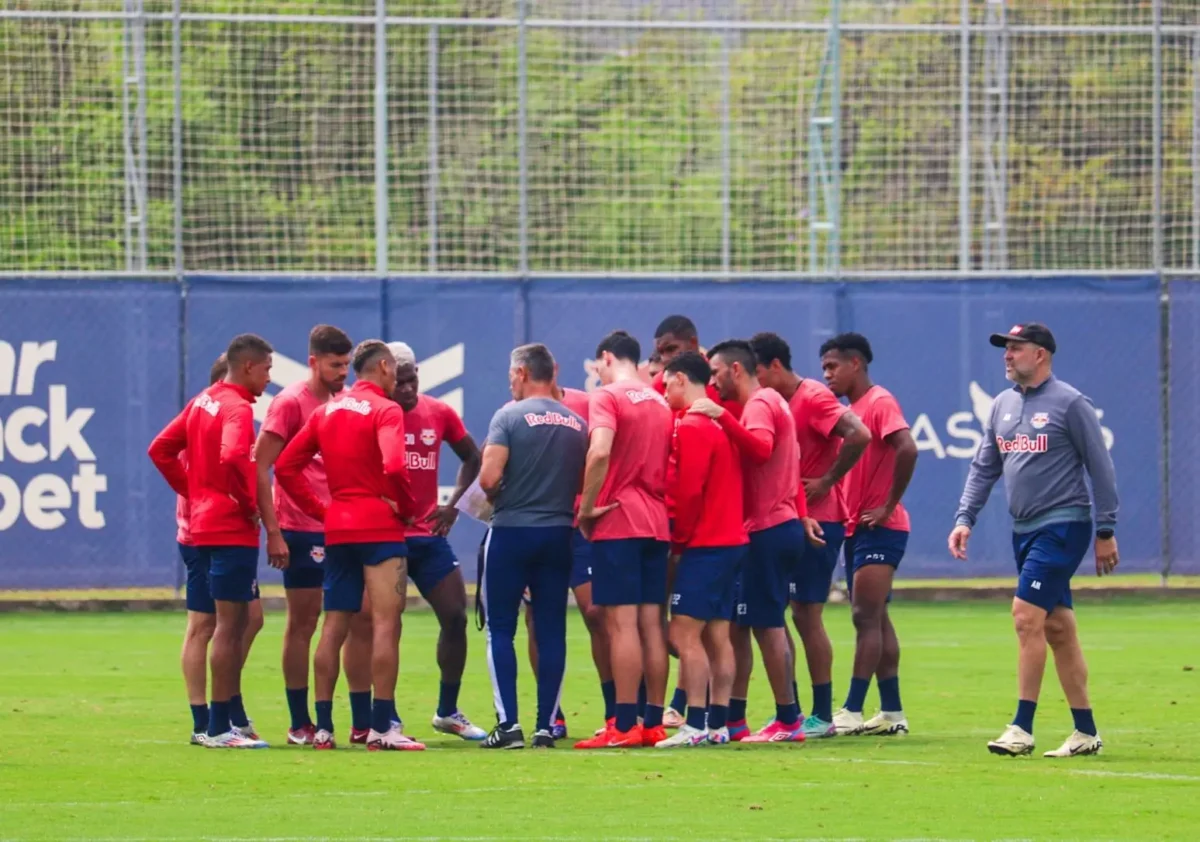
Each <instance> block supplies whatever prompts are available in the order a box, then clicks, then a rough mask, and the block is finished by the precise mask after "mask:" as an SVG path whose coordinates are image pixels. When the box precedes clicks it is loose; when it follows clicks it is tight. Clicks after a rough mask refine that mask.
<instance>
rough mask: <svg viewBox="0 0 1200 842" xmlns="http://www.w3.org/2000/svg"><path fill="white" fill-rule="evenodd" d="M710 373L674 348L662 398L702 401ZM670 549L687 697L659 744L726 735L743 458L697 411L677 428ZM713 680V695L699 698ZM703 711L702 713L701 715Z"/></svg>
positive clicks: (680, 404)
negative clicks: (682, 714)
mask: <svg viewBox="0 0 1200 842" xmlns="http://www.w3.org/2000/svg"><path fill="white" fill-rule="evenodd" d="M711 377H712V372H711V369H710V368H709V363H708V360H706V359H705V358H704V357H703V356H701V355H700V354H698V353H695V352H690V351H689V352H684V353H682V354H679V355H677V356H676V357H675V358H674V359H672V360H671V362H670V363H669V364H668V365H667V368H666V387H667V402H668V404H669V405H670V407H671V409H672V410H674V411H676V412H686V411H687V409H688V408H689V407H691V406H693V405H695V404H696V403H697V402H699V401H701V400H705V399H706V398H705V387H706V386H707V385H708V381H709V379H710V378H711ZM674 450H675V458H676V465H677V471H676V474H675V488H674V489H673V493H674V499H675V520H674V524H673V529H672V533H671V552H672V554H673V555H674V556H676V559H675V560H676V562H677V564H676V569H675V581H674V584H673V587H672V593H671V626H670V635H671V641H672V645H674V647H675V649H676V651H677V652H678V653H679V675H680V679H679V685H680V687H681V688H682V689H683V691H684V692H685V693H687V697H688V699H689V703H688V708H687V718H686V720H685V721H684V723H683V725H682V726H680V728H679V730H678V731H676V732H675V733H674V734H673V735H672V736H670V737H668V738H666V739H664V740H660V741H659V742H658V743H656V746H657V747H658V748H676V747H690V746H697V745H702V744H704V743H706V742H708V743H713V744H717V745H720V744H723V743H728V742H729V729H728V728H727V727H726V723H727V718H728V715H729V701H730V699H729V696H730V691H731V689H732V687H733V678H734V671H735V666H734V654H733V644H732V643H731V642H730V639H729V629H730V626H731V622H730V617H732V616H733V610H734V601H735V599H736V592H737V578H738V569H739V567H740V566H741V564H742V563H743V561H744V559H745V556H746V545H747V543H748V542H749V539H748V538H747V536H746V530H745V527H744V525H743V518H742V511H743V501H742V465H741V457H740V455H739V454H738V452H737V449H736V447H735V446H734V444H733V442H732V441H731V440H730V438H729V436H727V435H726V434H725V433H724V431H722V429H721V427H720V425H719V424H718V423H716V422H714V421H713V420H712V419H710V418H707V417H705V416H704V415H701V414H698V413H687V414H685V415H683V416H682V420H680V422H679V426H678V427H677V428H676V429H675V437H674ZM710 682H711V688H712V689H711V699H710V704H709V705H708V706H707V708H706V706H705V705H703V704H697V702H699V700H700V699H703V698H704V696H705V693H706V689H707V687H708V686H709V684H710ZM706 717H707V718H706Z"/></svg>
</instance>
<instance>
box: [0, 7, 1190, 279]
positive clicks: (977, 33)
mask: <svg viewBox="0 0 1200 842" xmlns="http://www.w3.org/2000/svg"><path fill="white" fill-rule="evenodd" d="M7 5H8V7H9V8H7V9H5V10H3V11H0V80H3V82H2V83H0V131H2V133H3V137H4V142H3V143H0V271H5V272H8V273H14V274H15V273H29V272H37V271H46V272H61V271H72V272H96V273H100V272H103V273H111V272H113V271H130V270H133V271H146V272H160V273H165V274H180V273H187V272H239V271H256V272H261V271H264V270H267V271H281V272H320V273H329V272H347V273H358V274H361V273H363V272H381V273H387V272H390V273H405V274H412V273H450V272H469V273H491V272H496V273H516V274H521V275H539V274H550V273H564V274H572V275H577V274H580V273H591V272H603V273H610V272H621V273H625V274H628V273H672V274H698V273H713V274H714V275H716V274H721V275H729V274H762V273H796V274H797V275H801V274H814V275H829V274H838V273H840V274H843V275H853V274H854V273H871V272H879V273H892V274H894V273H922V272H925V273H936V274H937V275H938V276H939V277H945V276H949V275H955V274H959V273H973V272H988V273H991V274H995V273H997V272H1005V271H1010V272H1021V273H1028V272H1052V271H1092V272H1095V271H1101V272H1119V271H1146V270H1151V271H1163V270H1166V271H1170V270H1189V269H1190V270H1195V269H1197V268H1200V210H1198V208H1200V201H1197V196H1198V194H1200V178H1198V175H1197V174H1198V173H1200V107H1197V105H1198V101H1200V82H1198V79H1200V4H1197V3H1196V2H1195V1H1194V0H1153V2H1151V0H1140V2H1131V0H907V2H902V1H901V0H891V1H889V0H842V2H841V3H838V2H836V1H835V2H829V0H826V1H825V2H816V0H744V2H741V1H740V0H706V2H697V1H696V0H686V2H685V0H457V1H456V2H450V0H422V2H419V3H418V2H414V0H388V1H387V2H384V0H274V2H271V3H261V2H250V0H190V2H188V3H186V4H185V3H182V2H181V0H176V2H174V3H172V2H171V0H74V1H73V2H69V1H68V0H63V2H52V1H51V0H16V2H15V3H11V2H10V3H9V4H7Z"/></svg>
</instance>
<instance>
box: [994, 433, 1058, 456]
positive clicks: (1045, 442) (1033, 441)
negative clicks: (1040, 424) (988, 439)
mask: <svg viewBox="0 0 1200 842" xmlns="http://www.w3.org/2000/svg"><path fill="white" fill-rule="evenodd" d="M996 447H997V448H998V449H999V451H1000V452H1001V453H1046V452H1047V451H1049V450H1050V436H1048V435H1046V434H1045V433H1040V434H1038V435H1037V436H1034V437H1032V438H1031V437H1029V436H1027V435H1025V434H1024V433H1018V434H1017V435H1016V436H1015V437H1014V438H1013V440H1012V441H1008V440H1007V439H1004V438H1003V437H1001V436H996Z"/></svg>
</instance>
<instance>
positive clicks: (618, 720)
mask: <svg viewBox="0 0 1200 842" xmlns="http://www.w3.org/2000/svg"><path fill="white" fill-rule="evenodd" d="M640 358H641V346H640V345H639V344H638V341H637V340H636V339H634V338H633V337H632V336H630V335H629V334H628V333H626V332H625V331H615V332H613V333H610V334H609V335H608V336H606V337H604V339H602V340H601V341H600V344H599V346H598V347H597V348H596V373H597V374H598V375H599V377H600V382H601V383H602V384H603V385H602V386H601V388H599V389H597V390H596V391H594V392H592V394H591V395H590V398H589V401H588V424H589V429H590V433H589V442H588V455H587V463H586V467H585V469H584V477H583V494H582V499H581V501H580V503H579V525H580V528H581V529H582V531H583V534H584V536H585V537H587V538H589V539H590V540H591V542H592V597H593V599H594V601H595V604H596V605H598V606H600V607H601V608H603V610H604V619H605V628H606V629H607V631H608V645H609V658H610V661H611V664H612V670H613V678H614V680H615V689H616V705H615V710H614V714H615V718H614V721H613V722H612V723H611V724H606V727H605V730H604V732H602V733H601V734H599V735H597V736H596V737H593V738H592V739H590V740H584V741H582V742H580V743H577V744H576V746H575V747H576V748H613V747H626V748H627V747H631V746H635V745H654V744H656V743H658V742H660V741H661V740H664V739H666V736H667V735H666V732H665V731H664V730H663V725H662V715H663V701H664V699H663V697H664V695H665V694H666V689H667V669H668V664H667V641H666V636H665V634H664V632H663V606H664V605H665V603H666V601H667V551H668V540H669V538H670V531H669V528H668V524H667V506H666V473H667V457H668V455H669V452H670V449H671V431H672V428H673V425H674V419H673V416H672V414H671V410H670V409H668V408H667V404H666V401H665V400H663V398H662V396H661V395H659V394H658V393H657V392H656V391H655V390H654V389H651V388H650V387H649V386H647V385H646V383H645V382H644V381H642V380H641V378H639V377H638V373H637V368H638V361H639V360H640ZM643 677H644V678H645V683H646V709H645V718H644V720H643V723H642V725H641V726H640V727H639V726H638V722H637V715H638V712H637V708H638V689H639V685H640V684H641V683H642V680H643Z"/></svg>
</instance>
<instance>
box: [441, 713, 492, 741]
mask: <svg viewBox="0 0 1200 842" xmlns="http://www.w3.org/2000/svg"><path fill="white" fill-rule="evenodd" d="M433 729H434V730H435V731H441V732H442V733H443V734H450V735H452V736H455V737H462V738H463V739H464V740H470V741H471V742H479V741H480V740H486V739H487V731H485V730H483V729H482V728H480V727H479V726H478V725H472V724H471V720H469V719H467V717H466V716H464V715H463V713H462V711H458V710H456V711H455V712H454V713H452V714H450V715H449V716H436V715H435V716H434V717H433Z"/></svg>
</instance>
